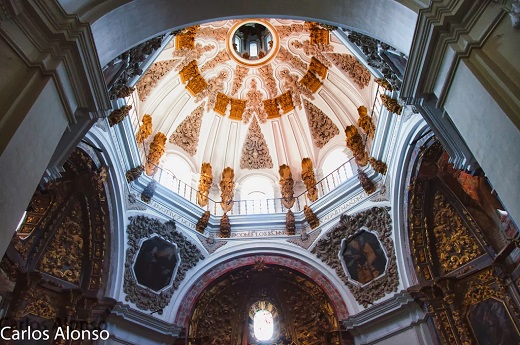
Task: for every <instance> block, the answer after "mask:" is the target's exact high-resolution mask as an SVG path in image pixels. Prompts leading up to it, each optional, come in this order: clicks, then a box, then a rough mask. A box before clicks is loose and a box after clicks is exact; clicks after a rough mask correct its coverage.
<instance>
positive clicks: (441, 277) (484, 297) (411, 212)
mask: <svg viewBox="0 0 520 345" xmlns="http://www.w3.org/2000/svg"><path fill="white" fill-rule="evenodd" d="M415 155H416V156H417V159H416V160H415V161H413V160H412V164H411V165H410V168H409V171H410V173H409V180H410V187H409V191H408V203H407V210H406V212H407V223H408V224H407V226H408V239H409V247H410V252H411V255H410V257H411V258H412V259H411V260H410V262H409V263H410V265H413V268H414V271H415V273H416V276H417V284H416V285H414V286H412V287H410V288H409V289H408V290H409V291H410V293H411V294H412V295H414V296H415V297H416V299H417V300H418V301H419V302H420V303H421V304H422V305H423V307H424V309H425V310H426V311H427V312H429V313H430V314H431V315H432V316H433V317H432V327H433V329H434V330H435V332H436V333H437V335H438V338H439V341H440V342H441V343H443V344H450V345H451V344H478V345H483V344H518V343H520V333H519V329H520V327H519V326H520V308H519V305H518V301H519V293H518V287H517V285H516V284H515V283H514V281H515V279H517V277H518V275H519V272H518V271H519V269H518V260H516V259H514V258H512V257H509V256H510V254H511V253H512V252H513V251H514V250H515V246H516V243H517V240H516V239H515V238H509V239H508V238H507V237H506V236H505V234H504V233H503V232H502V231H501V229H500V218H499V215H498V212H497V209H500V208H501V207H502V206H501V205H500V203H499V202H498V199H497V198H496V196H494V195H493V194H492V193H491V188H490V186H489V184H487V181H485V179H484V178H483V177H482V176H478V175H474V176H471V175H469V174H467V173H466V172H463V171H458V170H456V169H453V167H452V166H451V164H449V157H448V156H447V154H446V152H445V151H444V150H443V148H442V146H441V145H440V143H439V142H438V141H436V140H435V138H434V137H432V138H429V139H428V140H425V142H424V143H420V146H419V145H418V147H417V149H416V151H415ZM516 238H518V234H516ZM516 250H517V251H518V249H516ZM515 277H516V278H515Z"/></svg>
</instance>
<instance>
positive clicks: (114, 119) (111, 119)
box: [108, 105, 132, 127]
mask: <svg viewBox="0 0 520 345" xmlns="http://www.w3.org/2000/svg"><path fill="white" fill-rule="evenodd" d="M130 109H132V106H131V105H123V106H122V107H121V108H119V109H116V110H114V111H112V112H111V113H110V115H108V124H109V125H110V127H112V126H114V125H117V124H118V123H119V122H121V121H123V120H124V119H125V117H127V116H128V113H129V112H130Z"/></svg>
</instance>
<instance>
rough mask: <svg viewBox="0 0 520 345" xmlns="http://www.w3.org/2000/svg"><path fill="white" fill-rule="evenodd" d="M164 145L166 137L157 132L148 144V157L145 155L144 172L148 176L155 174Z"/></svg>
mask: <svg viewBox="0 0 520 345" xmlns="http://www.w3.org/2000/svg"><path fill="white" fill-rule="evenodd" d="M165 145H166V135H164V134H163V133H161V132H159V133H157V134H156V135H155V136H154V137H153V141H152V142H151V143H150V148H149V150H148V155H146V165H145V167H144V170H145V172H146V174H147V175H148V176H152V175H153V174H155V172H156V170H157V166H158V164H159V161H160V160H161V157H162V155H163V154H164V147H165Z"/></svg>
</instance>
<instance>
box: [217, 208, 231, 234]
mask: <svg viewBox="0 0 520 345" xmlns="http://www.w3.org/2000/svg"><path fill="white" fill-rule="evenodd" d="M219 237H220V238H229V237H231V224H230V223H229V217H228V215H227V214H226V213H224V214H223V215H222V218H220V232H219Z"/></svg>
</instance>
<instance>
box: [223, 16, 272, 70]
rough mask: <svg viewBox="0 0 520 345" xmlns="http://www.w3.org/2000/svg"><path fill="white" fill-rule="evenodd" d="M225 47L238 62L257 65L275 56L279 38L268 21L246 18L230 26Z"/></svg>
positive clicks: (251, 65) (250, 65) (252, 65)
mask: <svg viewBox="0 0 520 345" xmlns="http://www.w3.org/2000/svg"><path fill="white" fill-rule="evenodd" d="M226 49H227V52H228V54H229V56H231V58H232V59H233V60H234V61H236V62H237V63H238V64H240V65H242V66H247V67H259V66H263V65H265V64H267V63H269V62H270V61H271V60H272V59H273V58H274V57H275V56H276V54H277V53H278V50H279V49H280V40H279V37H278V33H277V31H276V29H275V28H274V26H273V25H271V24H270V23H269V22H267V21H264V20H260V19H246V20H243V21H239V22H237V23H235V24H234V25H233V26H232V27H231V29H230V30H229V32H228V36H227V38H226Z"/></svg>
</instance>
